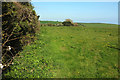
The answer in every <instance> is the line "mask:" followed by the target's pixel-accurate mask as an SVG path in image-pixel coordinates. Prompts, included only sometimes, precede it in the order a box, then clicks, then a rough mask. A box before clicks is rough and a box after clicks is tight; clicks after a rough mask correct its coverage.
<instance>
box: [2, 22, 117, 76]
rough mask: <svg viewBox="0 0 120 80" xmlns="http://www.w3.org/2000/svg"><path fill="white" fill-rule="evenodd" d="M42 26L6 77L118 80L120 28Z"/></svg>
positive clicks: (109, 26)
mask: <svg viewBox="0 0 120 80" xmlns="http://www.w3.org/2000/svg"><path fill="white" fill-rule="evenodd" d="M84 25H85V26H86V27H75V26H74V27H72V26H71V27H65V26H63V27H47V26H44V27H40V32H39V33H37V35H36V37H37V40H36V41H35V42H34V43H32V44H31V45H28V46H25V47H24V50H23V51H22V52H20V55H19V56H17V57H16V58H15V59H14V61H13V63H14V64H13V65H11V67H10V68H11V70H10V71H9V70H7V72H6V73H4V74H3V76H4V77H14V78H25V77H28V78H33V77H34V78H117V77H118V49H117V48H118V26H117V25H113V24H85V23H84Z"/></svg>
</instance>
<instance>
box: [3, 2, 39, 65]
mask: <svg viewBox="0 0 120 80" xmlns="http://www.w3.org/2000/svg"><path fill="white" fill-rule="evenodd" d="M37 29H38V17H37V15H36V13H35V11H34V10H33V6H32V5H31V3H29V2H21V3H20V2H3V3H2V47H3V52H2V54H3V56H2V60H3V64H4V65H6V64H7V63H8V62H10V60H11V57H13V56H15V54H16V53H18V51H20V50H22V47H23V46H24V45H26V44H28V43H30V42H32V41H33V40H34V35H35V33H36V30H37ZM8 46H10V47H11V48H12V49H11V50H7V48H8Z"/></svg>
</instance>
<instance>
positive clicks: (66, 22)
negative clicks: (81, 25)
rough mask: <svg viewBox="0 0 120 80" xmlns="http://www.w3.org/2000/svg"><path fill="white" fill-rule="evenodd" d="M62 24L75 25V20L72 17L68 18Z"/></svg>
mask: <svg viewBox="0 0 120 80" xmlns="http://www.w3.org/2000/svg"><path fill="white" fill-rule="evenodd" d="M62 24H63V25H64V26H73V21H72V20H71V19H66V20H65V21H64V22H62Z"/></svg>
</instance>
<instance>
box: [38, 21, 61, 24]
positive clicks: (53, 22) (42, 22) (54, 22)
mask: <svg viewBox="0 0 120 80" xmlns="http://www.w3.org/2000/svg"><path fill="white" fill-rule="evenodd" d="M40 23H41V24H47V23H51V24H58V23H61V22H58V21H40Z"/></svg>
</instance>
